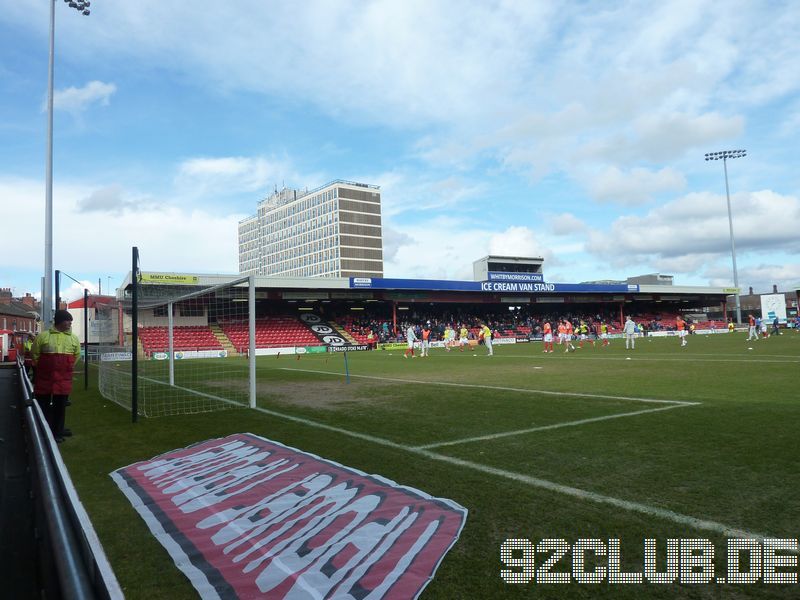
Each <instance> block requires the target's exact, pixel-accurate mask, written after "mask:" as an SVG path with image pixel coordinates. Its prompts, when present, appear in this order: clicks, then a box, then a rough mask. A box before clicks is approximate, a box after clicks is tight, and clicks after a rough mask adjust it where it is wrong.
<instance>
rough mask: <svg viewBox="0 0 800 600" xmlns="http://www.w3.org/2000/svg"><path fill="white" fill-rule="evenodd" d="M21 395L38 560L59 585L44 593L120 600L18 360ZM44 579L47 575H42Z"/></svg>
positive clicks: (51, 585) (119, 591) (46, 583)
mask: <svg viewBox="0 0 800 600" xmlns="http://www.w3.org/2000/svg"><path fill="white" fill-rule="evenodd" d="M17 372H18V374H19V380H20V389H21V390H22V395H23V398H22V400H23V401H24V403H25V410H24V415H25V424H26V428H27V432H26V434H27V444H28V456H29V461H30V463H31V464H30V466H31V472H32V474H33V480H32V486H33V496H34V501H35V502H36V503H37V511H36V514H37V515H43V519H44V523H37V529H38V530H39V531H40V532H41V533H42V534H43V535H42V537H43V539H44V543H45V547H44V548H40V560H45V559H46V560H47V561H49V562H51V563H53V564H54V567H55V571H56V579H57V581H55V582H53V581H44V582H42V585H43V586H44V587H45V588H46V589H50V590H53V589H55V590H56V592H55V593H56V594H57V595H58V596H60V597H61V598H64V599H67V600H72V599H76V600H78V599H86V598H100V599H108V600H111V599H113V600H116V599H118V598H119V599H122V598H124V595H123V593H122V589H121V588H120V586H119V583H118V582H117V579H116V576H115V575H114V572H113V571H112V570H111V566H110V564H109V562H108V559H107V558H106V556H105V552H104V551H103V548H102V546H101V544H100V540H99V539H98V537H97V534H96V533H95V531H94V527H93V526H92V524H91V521H90V520H89V517H88V515H87V514H86V511H85V509H84V508H83V505H82V504H81V502H80V500H79V499H78V494H77V492H76V491H75V487H74V486H73V484H72V480H71V479H70V477H69V473H68V472H67V469H66V466H65V465H64V462H63V460H62V459H61V454H60V452H59V451H58V447H57V445H56V441H55V438H54V437H53V435H52V433H51V432H50V428H49V427H48V425H47V422H46V421H45V418H44V415H43V414H42V411H41V409H40V408H39V405H38V403H37V402H35V400H34V396H33V385H32V384H31V381H30V379H29V378H28V375H27V372H26V371H25V368H24V367H23V365H22V362H21V361H20V360H18V361H17ZM41 554H44V555H45V556H41ZM42 575H43V576H44V577H45V578H47V576H48V575H47V573H43V574H42Z"/></svg>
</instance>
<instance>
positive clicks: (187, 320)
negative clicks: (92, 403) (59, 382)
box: [100, 275, 257, 421]
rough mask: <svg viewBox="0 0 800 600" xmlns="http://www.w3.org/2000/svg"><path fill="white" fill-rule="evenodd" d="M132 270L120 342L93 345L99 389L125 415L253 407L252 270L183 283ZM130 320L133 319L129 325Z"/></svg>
mask: <svg viewBox="0 0 800 600" xmlns="http://www.w3.org/2000/svg"><path fill="white" fill-rule="evenodd" d="M142 283H143V282H142V281H139V278H138V277H136V276H133V275H132V281H131V285H132V286H134V287H136V288H138V289H137V290H136V291H137V292H138V293H137V294H136V295H137V302H136V304H137V306H136V308H135V310H134V306H133V304H134V303H133V302H132V299H131V300H128V301H127V302H125V303H124V307H123V308H124V311H123V312H125V325H124V326H125V335H124V339H125V341H126V342H127V343H123V344H121V345H119V346H118V347H115V348H105V349H104V350H103V351H102V352H101V357H100V358H101V361H100V380H101V383H100V390H101V393H102V394H103V396H104V397H106V398H107V399H109V400H112V401H114V402H116V403H118V404H121V405H122V406H125V407H126V408H129V409H130V410H131V418H132V419H133V420H134V421H135V420H136V418H137V416H142V417H157V416H164V415H173V414H191V413H199V412H209V411H216V410H224V409H230V408H247V407H250V408H255V406H256V389H257V388H256V361H255V343H256V336H255V322H256V321H255V312H256V311H255V309H256V303H255V278H254V277H253V276H252V275H251V276H246V277H240V278H237V279H233V280H230V281H226V282H224V283H219V284H216V285H210V286H203V287H197V289H189V291H187V288H188V286H186V285H156V284H154V285H150V286H147V289H143V285H142ZM134 323H135V327H134Z"/></svg>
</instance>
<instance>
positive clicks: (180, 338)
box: [139, 325, 222, 355]
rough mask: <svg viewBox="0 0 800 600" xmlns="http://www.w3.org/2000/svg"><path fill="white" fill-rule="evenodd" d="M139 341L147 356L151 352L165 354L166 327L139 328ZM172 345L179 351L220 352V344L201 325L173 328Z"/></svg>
mask: <svg viewBox="0 0 800 600" xmlns="http://www.w3.org/2000/svg"><path fill="white" fill-rule="evenodd" d="M139 339H140V340H141V342H142V348H143V349H144V351H145V353H146V354H148V355H151V354H152V353H153V352H166V351H167V349H168V347H169V339H168V336H167V328H166V327H140V328H139ZM172 343H173V348H174V349H175V350H179V351H187V350H222V344H220V341H219V340H218V339H217V338H216V337H214V334H213V333H212V332H211V329H209V328H208V327H203V326H201V325H183V326H179V327H175V329H174V335H173V340H172Z"/></svg>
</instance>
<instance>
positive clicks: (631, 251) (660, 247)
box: [586, 190, 800, 285]
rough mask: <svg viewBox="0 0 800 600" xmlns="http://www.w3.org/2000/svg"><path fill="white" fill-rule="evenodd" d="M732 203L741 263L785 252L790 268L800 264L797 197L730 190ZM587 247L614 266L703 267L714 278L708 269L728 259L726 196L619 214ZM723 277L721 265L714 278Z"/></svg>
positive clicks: (704, 195) (692, 270)
mask: <svg viewBox="0 0 800 600" xmlns="http://www.w3.org/2000/svg"><path fill="white" fill-rule="evenodd" d="M731 203H732V206H733V221H734V236H735V241H736V252H737V258H738V259H739V261H740V264H742V265H743V264H745V261H747V262H750V263H752V262H753V260H754V257H756V256H758V254H760V253H763V254H766V255H772V256H774V255H776V254H783V255H785V256H786V266H787V268H788V269H789V271H791V269H793V268H794V265H795V263H800V236H798V235H797V227H796V225H797V223H798V222H800V200H798V198H796V197H794V196H785V195H781V194H777V193H775V192H773V191H770V190H763V191H758V192H752V193H740V194H735V195H734V196H732V197H731ZM586 249H587V250H588V251H589V252H590V253H592V254H594V255H596V256H597V257H599V258H602V259H605V260H608V261H609V262H610V263H611V264H612V265H614V266H622V265H626V264H629V263H645V264H651V265H655V266H656V267H657V268H658V269H659V270H661V271H662V272H667V273H674V272H684V273H694V274H697V273H700V274H702V273H704V272H706V271H708V273H709V275H711V277H709V278H715V276H714V275H713V271H711V270H710V269H713V268H717V267H716V266H715V265H717V263H720V264H723V263H721V262H720V261H723V262H725V261H727V260H728V257H730V234H729V229H728V218H727V210H726V203H725V198H724V197H720V196H717V195H714V194H708V193H702V194H698V193H695V194H688V195H686V196H684V197H682V198H679V199H677V200H674V201H672V202H668V203H666V204H665V205H663V206H660V207H658V208H654V209H652V210H651V211H649V212H648V213H647V214H646V215H644V216H641V217H640V216H624V217H620V218H618V219H616V220H615V221H614V222H613V224H612V225H611V228H610V231H607V232H600V231H592V232H591V234H590V237H589V242H588V243H587V245H586ZM720 268H722V267H720ZM787 272H788V271H787ZM726 277H727V275H725V270H724V269H723V270H722V271H721V275H720V277H719V278H722V279H725V278H726ZM740 281H743V278H741V277H740ZM726 285H730V278H729V277H728V278H727V283H726Z"/></svg>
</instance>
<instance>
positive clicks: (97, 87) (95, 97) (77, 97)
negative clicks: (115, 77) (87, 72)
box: [53, 81, 117, 114]
mask: <svg viewBox="0 0 800 600" xmlns="http://www.w3.org/2000/svg"><path fill="white" fill-rule="evenodd" d="M116 91H117V86H116V85H114V84H113V83H103V82H102V81H90V82H89V83H87V84H86V85H84V86H83V87H80V88H76V87H68V88H65V89H63V90H55V92H54V93H53V108H54V109H56V110H59V109H60V110H66V111H67V112H71V113H73V114H77V113H80V112H83V111H84V110H86V109H87V108H89V106H91V105H92V104H99V105H101V106H108V103H109V101H110V99H111V96H112V95H113V94H114V92H116Z"/></svg>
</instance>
